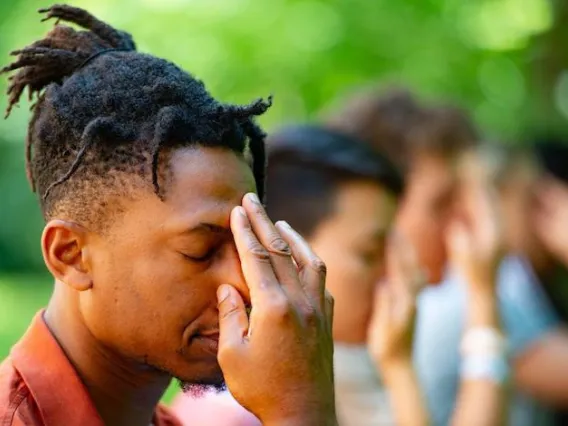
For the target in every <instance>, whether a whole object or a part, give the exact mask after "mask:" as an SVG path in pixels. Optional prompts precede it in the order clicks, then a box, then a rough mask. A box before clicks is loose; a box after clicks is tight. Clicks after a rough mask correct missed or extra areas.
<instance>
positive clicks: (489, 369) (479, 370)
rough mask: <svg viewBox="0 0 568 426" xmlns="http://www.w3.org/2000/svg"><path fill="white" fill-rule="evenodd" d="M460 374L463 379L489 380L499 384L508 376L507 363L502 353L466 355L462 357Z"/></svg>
mask: <svg viewBox="0 0 568 426" xmlns="http://www.w3.org/2000/svg"><path fill="white" fill-rule="evenodd" d="M460 376H461V378H462V379H465V380H489V381H491V382H494V383H496V384H498V385H501V384H503V383H504V382H505V381H506V380H507V378H508V376H509V364H508V363H507V359H506V358H505V357H504V356H502V355H501V356H499V355H497V356H495V355H468V356H466V357H465V358H463V359H462V364H461V368H460Z"/></svg>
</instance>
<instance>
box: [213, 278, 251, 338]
mask: <svg viewBox="0 0 568 426" xmlns="http://www.w3.org/2000/svg"><path fill="white" fill-rule="evenodd" d="M217 301H218V305H217V309H218V310H219V348H222V347H227V346H231V347H237V346H240V345H241V344H242V343H243V338H244V337H245V336H246V334H247V331H248V326H249V321H248V316H247V312H246V308H245V303H244V301H243V298H242V297H241V295H240V294H239V292H238V291H237V290H236V289H235V288H234V287H233V286H232V285H229V284H222V285H221V286H219V288H218V289H217Z"/></svg>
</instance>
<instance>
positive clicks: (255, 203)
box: [243, 193, 305, 300]
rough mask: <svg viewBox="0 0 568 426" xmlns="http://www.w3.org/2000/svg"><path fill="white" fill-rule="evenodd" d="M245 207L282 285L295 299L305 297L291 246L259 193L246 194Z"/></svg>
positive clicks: (253, 229)
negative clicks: (263, 204) (272, 218)
mask: <svg viewBox="0 0 568 426" xmlns="http://www.w3.org/2000/svg"><path fill="white" fill-rule="evenodd" d="M243 207H244V209H245V211H246V213H247V216H248V218H249V221H250V224H251V226H252V231H253V232H254V234H255V235H256V237H257V238H258V241H259V242H260V244H262V246H264V247H265V248H266V251H267V252H268V255H269V258H270V263H271V265H272V269H273V271H274V274H275V276H276V278H277V279H278V281H279V283H280V285H281V286H282V287H283V288H284V289H285V290H286V292H287V293H289V294H290V295H291V296H292V297H293V298H294V299H295V300H302V299H304V298H305V295H304V292H303V290H302V287H301V286H300V283H299V278H298V271H297V269H296V265H294V262H293V260H292V252H291V249H290V246H289V245H288V243H287V241H286V240H285V239H284V238H282V236H281V235H280V232H279V230H278V229H277V228H276V226H274V224H273V223H272V221H271V220H270V219H269V218H268V215H267V214H266V211H265V210H264V207H263V206H262V204H261V203H260V200H259V199H258V197H257V195H256V194H252V193H250V194H247V195H245V197H244V199H243Z"/></svg>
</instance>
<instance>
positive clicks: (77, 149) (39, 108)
mask: <svg viewBox="0 0 568 426" xmlns="http://www.w3.org/2000/svg"><path fill="white" fill-rule="evenodd" d="M39 12H40V13H42V14H45V18H44V19H43V20H44V21H45V20H48V19H51V18H55V19H56V20H57V21H56V25H55V27H54V28H53V29H52V30H51V31H50V32H49V33H48V34H47V36H46V37H45V38H44V39H42V40H39V41H37V42H35V43H33V44H31V45H30V46H28V47H25V48H23V49H21V50H16V51H14V52H12V55H15V56H17V59H16V61H15V62H13V63H12V64H10V65H8V66H6V67H4V68H3V69H2V70H1V73H8V72H10V71H14V70H17V72H16V73H14V74H13V75H12V76H10V77H9V80H10V84H9V87H8V95H9V100H8V108H7V112H6V115H7V116H8V115H9V114H10V111H11V110H12V108H13V107H14V106H15V105H16V104H17V103H18V101H19V99H20V97H21V95H22V93H23V91H24V89H26V87H27V88H28V91H29V96H30V99H32V98H33V97H34V95H35V96H36V98H37V100H36V103H35V104H34V105H33V106H32V109H33V116H32V118H31V121H30V123H29V127H28V135H27V140H26V173H27V176H28V180H29V182H30V184H31V187H32V190H33V191H34V192H37V193H39V197H40V204H41V208H42V212H43V215H44V218H45V219H46V220H48V219H49V218H51V217H53V216H55V215H61V216H70V217H71V218H73V219H76V220H81V221H85V222H87V223H92V222H94V221H95V217H96V216H97V215H98V214H100V213H101V208H109V207H111V206H110V204H112V205H113V206H114V205H115V204H116V203H110V200H109V199H105V198H104V196H105V194H108V190H111V191H114V193H115V194H117V195H119V196H121V197H125V196H128V195H129V193H130V192H129V191H128V190H127V188H128V187H129V186H130V187H131V186H132V185H133V184H134V181H135V180H133V179H132V177H133V176H138V177H140V178H141V179H142V180H139V181H141V182H145V181H146V180H147V181H148V184H149V183H150V182H151V183H152V185H153V189H154V192H155V193H156V195H157V196H158V197H160V198H161V199H164V197H165V192H166V191H165V190H164V188H163V185H162V186H161V185H160V182H161V181H162V180H163V179H164V178H165V176H166V175H167V168H166V165H167V160H166V159H167V158H169V157H167V156H168V152H171V151H172V150H173V149H175V148H178V147H184V146H192V145H199V146H206V147H223V148H227V149H230V150H232V151H234V152H236V153H238V154H239V155H244V154H245V152H248V151H247V149H248V150H249V151H250V154H251V156H252V170H253V174H254V177H255V180H256V185H257V191H258V193H259V196H260V197H261V199H262V197H263V196H264V193H263V192H264V173H265V171H264V169H265V148H264V138H265V134H264V133H263V132H262V130H261V129H260V128H259V127H258V125H257V124H255V122H254V116H258V115H261V114H263V113H264V112H265V111H266V110H267V109H268V108H269V106H270V104H271V98H269V99H268V101H263V100H262V99H259V100H257V101H255V102H253V103H251V104H250V105H245V106H237V105H228V104H224V103H221V102H219V101H217V100H215V99H214V98H213V97H212V96H211V95H210V94H209V93H208V92H207V90H206V89H205V86H204V85H203V83H202V82H201V81H199V80H197V79H195V78H194V77H193V76H191V75H190V74H188V73H187V72H185V71H183V70H182V69H180V68H179V67H177V66H176V65H174V64H173V63H171V62H168V61H166V60H164V59H160V58H157V57H154V56H151V55H147V54H142V53H138V52H136V46H135V44H134V41H133V39H132V37H131V36H130V34H128V33H125V32H122V31H119V30H116V29H114V28H112V27H111V26H109V25H108V24H106V23H104V22H101V21H100V20H98V19H97V18H95V17H94V16H92V15H91V14H89V13H88V12H86V11H85V10H82V9H79V8H75V7H71V6H67V5H54V6H52V7H50V8H48V9H41V10H40V11H39ZM60 21H67V22H70V23H73V24H76V25H78V26H80V27H83V28H84V29H85V30H75V29H73V28H71V27H68V26H64V25H59V22H60ZM146 176H149V177H151V178H146ZM118 204H120V203H118Z"/></svg>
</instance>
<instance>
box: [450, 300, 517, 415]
mask: <svg viewBox="0 0 568 426" xmlns="http://www.w3.org/2000/svg"><path fill="white" fill-rule="evenodd" d="M469 296H470V297H469V301H470V303H469V314H468V322H467V326H466V330H465V333H467V332H468V331H471V330H480V329H488V330H493V331H495V332H498V331H500V329H501V326H500V321H499V315H498V309H497V300H496V296H495V294H494V292H489V291H487V292H479V291H478V292H471V293H470V295H469ZM465 335H466V334H464V336H465ZM471 357H473V358H471ZM484 360H485V361H484ZM477 361H481V362H489V363H497V365H499V364H500V363H503V362H505V353H504V352H501V353H496V354H493V355H491V357H489V358H487V357H485V356H484V355H481V356H480V355H476V354H473V355H472V354H469V355H468V354H465V355H464V359H463V362H469V363H472V362H473V363H476V362H477ZM465 368H469V370H471V364H470V366H469V367H468V366H466V367H465ZM503 368H506V366H505V367H503ZM505 395H506V391H505V384H504V380H501V379H500V378H498V377H487V374H471V373H467V372H466V375H465V376H464V375H462V379H461V383H460V390H459V393H458V400H457V405H456V410H455V412H454V416H453V419H452V424H453V425H454V426H469V425H471V426H497V425H500V424H502V423H503V419H504V415H505V413H504V407H505Z"/></svg>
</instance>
